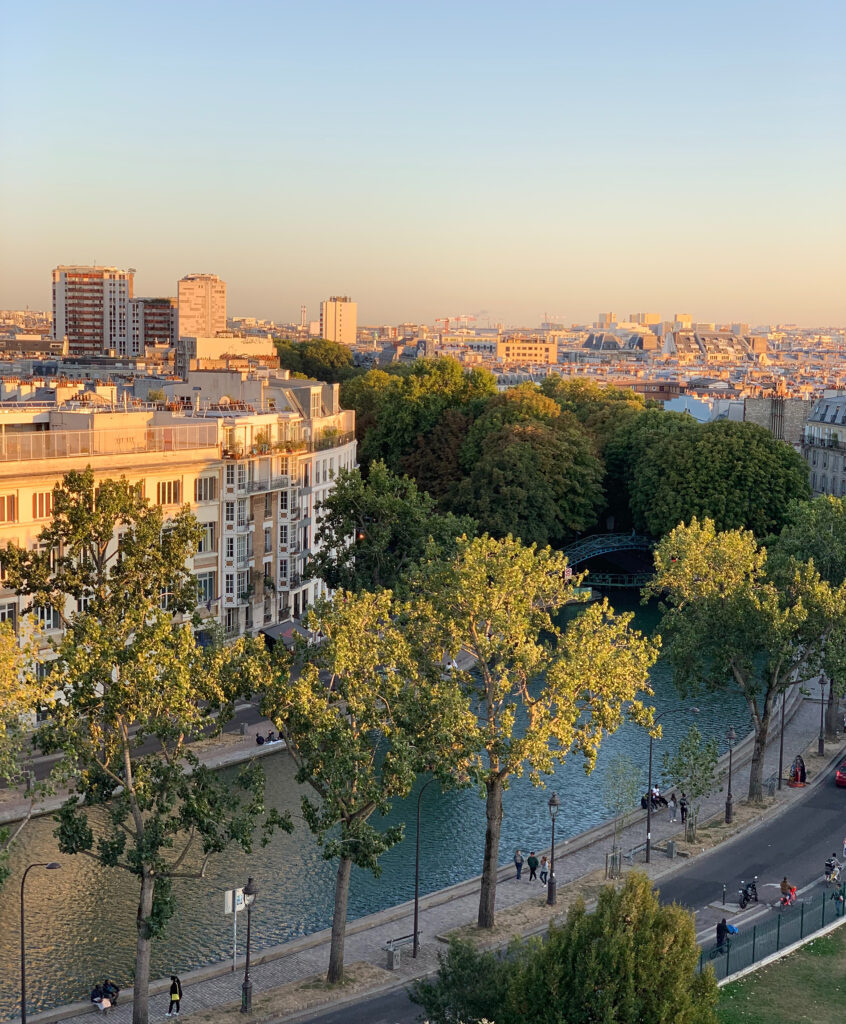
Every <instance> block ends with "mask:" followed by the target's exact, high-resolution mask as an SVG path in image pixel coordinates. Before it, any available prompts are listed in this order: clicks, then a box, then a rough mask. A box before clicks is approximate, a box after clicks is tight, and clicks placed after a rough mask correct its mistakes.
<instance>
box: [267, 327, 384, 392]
mask: <svg viewBox="0 0 846 1024" xmlns="http://www.w3.org/2000/svg"><path fill="white" fill-rule="evenodd" d="M275 344H276V351H277V352H278V353H279V365H280V366H281V367H282V368H283V369H284V370H290V371H291V372H292V373H300V374H303V375H304V376H306V377H310V378H312V379H313V380H322V381H326V383H327V384H335V383H338V382H340V381H346V380H350V379H351V378H353V377H358V376H361V375H362V374H363V373H364V371H363V370H361V369H359V368H358V367H356V366H354V365H353V355H352V350H351V349H350V348H349V346H348V345H341V344H339V343H338V342H336V341H326V340H325V339H323V338H312V339H310V340H309V341H289V340H287V339H283V338H276V339H275Z"/></svg>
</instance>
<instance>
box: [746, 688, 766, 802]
mask: <svg viewBox="0 0 846 1024" xmlns="http://www.w3.org/2000/svg"><path fill="white" fill-rule="evenodd" d="M753 721H754V719H753ZM769 730H770V709H769V704H767V706H766V708H765V711H764V714H763V715H762V716H761V718H760V720H759V721H756V722H755V741H754V743H753V745H752V764H751V765H750V766H749V801H750V803H754V804H760V803H763V802H764V754H766V752H767V735H768V733H769Z"/></svg>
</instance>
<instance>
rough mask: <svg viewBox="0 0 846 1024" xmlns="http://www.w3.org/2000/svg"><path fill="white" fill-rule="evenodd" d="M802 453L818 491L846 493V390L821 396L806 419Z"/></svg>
mask: <svg viewBox="0 0 846 1024" xmlns="http://www.w3.org/2000/svg"><path fill="white" fill-rule="evenodd" d="M802 455H803V456H804V458H805V461H806V462H807V463H808V479H809V481H810V484H811V490H812V491H813V492H814V494H815V495H818V494H833V495H835V496H836V497H838V498H843V497H846V391H828V392H826V393H825V394H824V395H823V397H822V398H818V399H817V400H816V401H815V402H814V405H813V408H812V409H811V411H810V413H809V414H808V418H807V420H806V421H805V435H804V437H803V439H802Z"/></svg>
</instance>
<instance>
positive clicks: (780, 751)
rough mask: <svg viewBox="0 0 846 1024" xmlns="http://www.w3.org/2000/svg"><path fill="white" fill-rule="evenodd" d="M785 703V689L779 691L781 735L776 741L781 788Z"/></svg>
mask: <svg viewBox="0 0 846 1024" xmlns="http://www.w3.org/2000/svg"><path fill="white" fill-rule="evenodd" d="M786 703H787V690H782V692H781V736H780V737H779V741H778V788H779V789H781V777H782V775H784V705H785V704H786Z"/></svg>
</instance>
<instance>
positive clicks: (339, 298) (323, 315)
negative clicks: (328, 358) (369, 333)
mask: <svg viewBox="0 0 846 1024" xmlns="http://www.w3.org/2000/svg"><path fill="white" fill-rule="evenodd" d="M357 321H358V303H357V302H353V301H352V299H351V298H350V297H349V296H348V295H333V296H332V297H331V298H330V299H327V300H326V301H325V302H321V303H320V337H321V338H325V339H326V341H337V342H339V343H340V344H341V345H355V342H356V328H357Z"/></svg>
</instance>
